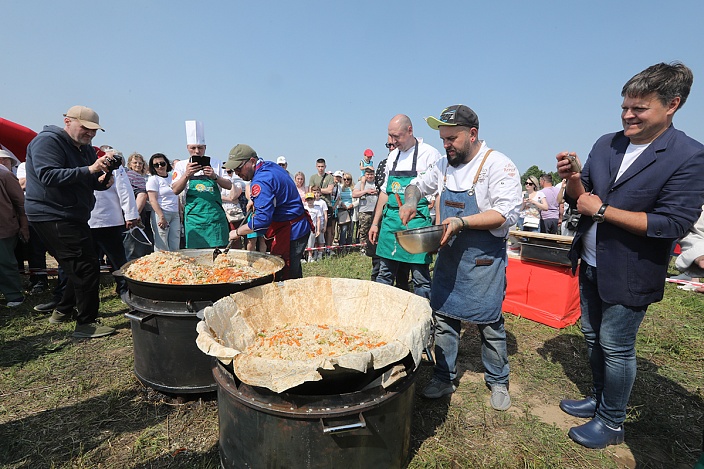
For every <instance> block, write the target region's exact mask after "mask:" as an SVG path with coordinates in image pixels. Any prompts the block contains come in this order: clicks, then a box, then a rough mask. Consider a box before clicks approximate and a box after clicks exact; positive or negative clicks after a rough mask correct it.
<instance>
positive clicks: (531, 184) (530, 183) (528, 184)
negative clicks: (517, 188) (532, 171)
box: [526, 182, 534, 186]
mask: <svg viewBox="0 0 704 469" xmlns="http://www.w3.org/2000/svg"><path fill="white" fill-rule="evenodd" d="M533 185H534V184H533V183H532V182H526V186H533Z"/></svg>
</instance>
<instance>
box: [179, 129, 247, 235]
mask: <svg viewBox="0 0 704 469" xmlns="http://www.w3.org/2000/svg"><path fill="white" fill-rule="evenodd" d="M186 149H187V150H188V153H189V155H190V158H189V159H188V161H186V160H181V161H179V162H178V163H176V166H175V167H174V172H173V175H172V178H173V179H172V182H171V189H172V190H173V191H174V194H176V195H178V194H180V193H181V192H183V191H184V190H185V191H186V197H185V203H184V207H183V227H184V232H185V234H186V248H188V249H194V248H214V247H219V246H225V245H226V244H227V234H228V232H229V228H230V225H229V223H228V221H227V215H226V214H225V209H223V207H222V196H221V195H220V188H222V189H228V190H230V189H232V181H231V180H230V179H229V178H226V177H223V175H222V168H221V163H220V161H218V160H215V159H212V158H211V159H210V164H206V165H201V163H202V162H203V161H198V160H199V158H208V157H206V156H205V132H204V131H203V123H202V122H200V121H186ZM235 191H237V192H238V193H235V194H232V195H233V197H234V198H236V197H239V196H240V194H241V193H242V191H241V189H240V188H238V187H235Z"/></svg>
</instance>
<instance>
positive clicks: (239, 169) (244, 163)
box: [235, 160, 249, 173]
mask: <svg viewBox="0 0 704 469" xmlns="http://www.w3.org/2000/svg"><path fill="white" fill-rule="evenodd" d="M247 162H249V160H245V161H243V162H242V164H241V165H239V166H238V167H236V168H235V172H236V173H239V172H240V171H242V168H244V165H246V164H247Z"/></svg>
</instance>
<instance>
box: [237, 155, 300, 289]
mask: <svg viewBox="0 0 704 469" xmlns="http://www.w3.org/2000/svg"><path fill="white" fill-rule="evenodd" d="M225 168H227V169H231V170H233V171H235V174H237V175H238V176H239V177H241V178H242V179H244V180H245V181H251V184H250V194H251V198H252V203H253V204H254V212H253V214H252V218H251V219H250V220H249V221H248V222H247V223H243V224H242V225H240V226H239V227H238V228H237V229H236V230H232V231H230V239H237V238H239V237H240V236H244V235H246V234H248V233H253V232H254V231H260V232H261V231H266V237H267V238H273V242H272V244H271V253H272V254H276V255H278V256H281V257H282V258H283V259H284V261H285V262H286V264H285V266H284V269H283V270H282V271H281V272H280V273H279V274H278V275H277V277H276V279H277V280H287V279H291V278H301V277H303V272H302V270H301V257H302V256H303V251H304V250H305V247H306V244H307V242H308V235H309V234H310V230H311V225H312V222H311V219H310V216H309V215H308V212H307V211H306V210H305V209H304V208H303V202H302V201H301V196H300V195H299V194H298V189H296V184H295V183H294V182H293V180H292V179H291V177H290V176H289V175H288V173H287V172H286V170H285V169H283V168H282V167H281V166H279V165H277V164H276V163H274V162H271V161H264V160H262V159H261V158H259V157H258V156H257V152H255V151H254V150H253V149H252V147H250V146H249V145H243V144H239V145H235V146H234V147H233V148H232V150H230V155H229V158H228V160H227V162H225Z"/></svg>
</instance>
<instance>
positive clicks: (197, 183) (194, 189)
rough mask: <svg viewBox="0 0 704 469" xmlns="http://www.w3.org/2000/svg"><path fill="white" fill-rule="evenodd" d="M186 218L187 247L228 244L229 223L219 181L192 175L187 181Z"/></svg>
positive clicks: (212, 246) (184, 216) (213, 246)
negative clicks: (223, 206)
mask: <svg viewBox="0 0 704 469" xmlns="http://www.w3.org/2000/svg"><path fill="white" fill-rule="evenodd" d="M183 220H184V224H183V225H184V231H185V233H186V248H188V249H198V248H215V247H222V246H225V245H227V243H228V242H229V241H228V237H229V225H228V223H227V215H225V210H224V209H223V208H222V198H221V197H220V188H219V187H218V183H217V182H216V181H214V180H212V179H210V178H208V177H203V178H192V179H190V180H189V181H188V191H187V192H186V205H185V207H184V215H183Z"/></svg>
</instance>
